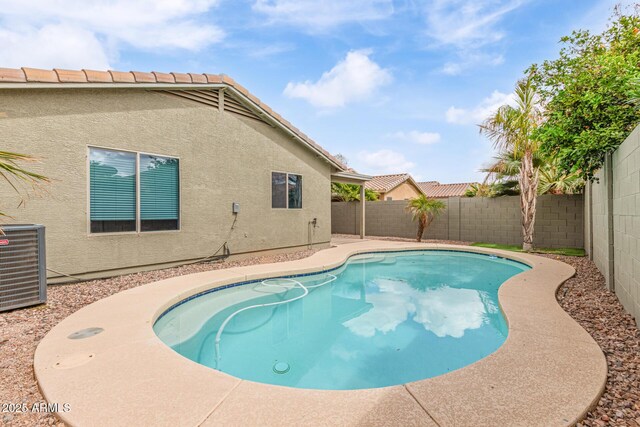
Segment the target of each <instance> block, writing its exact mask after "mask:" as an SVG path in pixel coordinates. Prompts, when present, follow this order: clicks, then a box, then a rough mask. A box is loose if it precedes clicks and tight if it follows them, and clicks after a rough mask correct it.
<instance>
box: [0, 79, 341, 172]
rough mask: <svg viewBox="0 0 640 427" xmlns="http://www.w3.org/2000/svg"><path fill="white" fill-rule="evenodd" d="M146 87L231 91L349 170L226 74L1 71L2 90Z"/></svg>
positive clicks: (260, 115)
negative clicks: (226, 89)
mask: <svg viewBox="0 0 640 427" xmlns="http://www.w3.org/2000/svg"><path fill="white" fill-rule="evenodd" d="M63 87H66V88H75V89H77V88H129V89H130V88H146V89H155V90H162V89H170V90H171V91H180V90H193V89H207V88H208V89H214V88H218V89H219V88H228V89H229V90H230V91H231V92H232V93H233V94H234V95H236V96H237V97H238V98H239V99H240V100H241V101H242V102H243V103H244V104H245V106H246V107H249V108H251V109H252V110H253V111H255V112H256V113H257V115H258V116H259V117H260V118H261V119H265V118H267V119H270V121H271V122H275V123H274V124H277V125H278V126H280V127H281V128H283V129H284V130H285V131H288V133H290V134H292V136H294V138H295V139H297V140H298V141H300V142H302V143H303V144H304V145H306V146H308V147H309V148H311V149H312V150H313V151H315V152H316V153H318V154H319V155H320V156H321V157H322V158H324V159H325V160H326V161H328V162H329V163H330V164H332V165H333V166H334V167H336V168H337V169H338V170H339V171H343V172H347V171H348V168H347V166H346V165H344V164H342V163H341V162H340V161H339V160H338V159H336V158H335V157H334V156H332V155H331V154H330V153H329V152H327V151H326V150H325V149H324V148H322V147H321V146H320V145H319V144H317V143H316V142H315V141H313V140H312V139H311V138H309V137H308V136H307V135H305V134H304V133H303V132H302V131H301V130H300V129H298V128H296V127H295V126H293V125H292V124H291V123H289V122H288V121H287V120H285V119H284V118H283V117H282V116H280V115H279V114H278V113H276V112H275V111H273V110H272V109H271V108H270V107H269V106H268V105H266V104H265V103H263V102H262V101H260V99H258V98H257V97H255V96H254V95H252V94H251V93H250V92H249V91H248V90H247V89H246V88H245V87H244V86H242V85H240V84H239V83H237V82H236V81H235V80H233V79H232V78H231V77H228V76H226V75H224V74H206V73H205V74H193V73H160V72H156V71H154V72H151V73H146V72H140V71H127V72H122V71H113V70H109V71H95V70H84V69H83V70H63V69H59V68H54V69H53V70H41V69H37V68H26V67H23V68H19V69H16V68H0V89H26V88H63Z"/></svg>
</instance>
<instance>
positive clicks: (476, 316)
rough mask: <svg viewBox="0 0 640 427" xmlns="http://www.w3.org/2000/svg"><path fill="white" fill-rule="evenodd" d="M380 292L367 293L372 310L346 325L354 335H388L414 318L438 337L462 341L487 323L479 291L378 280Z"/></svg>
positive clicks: (345, 323)
mask: <svg viewBox="0 0 640 427" xmlns="http://www.w3.org/2000/svg"><path fill="white" fill-rule="evenodd" d="M373 284H375V285H376V287H377V288H378V291H379V292H376V293H373V292H372V293H367V296H366V301H367V303H369V304H371V306H372V308H371V309H370V310H369V311H367V312H365V313H364V314H361V315H360V316H358V317H355V318H353V319H349V320H347V321H346V322H344V326H346V327H347V328H348V329H349V330H350V331H351V332H352V333H354V334H356V335H359V336H362V337H372V336H374V335H375V334H376V333H377V332H380V333H383V334H386V333H387V332H392V331H394V330H395V329H396V328H397V327H398V325H400V324H401V323H403V322H406V321H407V319H409V318H411V320H413V321H414V322H415V323H418V324H420V325H422V327H424V329H425V330H427V331H431V332H433V333H434V334H435V335H436V336H437V337H440V338H444V337H447V336H449V337H454V338H461V337H462V336H464V333H465V332H466V331H467V330H472V329H478V328H480V327H482V325H484V324H485V323H487V319H488V313H489V312H491V309H492V308H493V307H486V306H485V303H484V302H483V299H482V297H481V294H480V292H479V291H476V290H474V289H457V288H450V287H449V286H446V285H445V286H442V287H440V288H436V289H427V290H426V291H420V290H417V289H414V288H412V287H411V286H410V285H409V284H408V283H406V282H404V281H403V280H397V279H375V280H374V281H373Z"/></svg>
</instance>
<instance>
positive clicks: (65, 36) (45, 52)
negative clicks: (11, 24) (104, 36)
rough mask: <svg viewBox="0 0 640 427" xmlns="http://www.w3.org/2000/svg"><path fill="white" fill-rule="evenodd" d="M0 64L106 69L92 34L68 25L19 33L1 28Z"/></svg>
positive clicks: (100, 47)
mask: <svg viewBox="0 0 640 427" xmlns="http://www.w3.org/2000/svg"><path fill="white" fill-rule="evenodd" d="M0 46H2V49H0V64H2V65H3V66H8V67H16V68H17V67H23V66H24V67H34V68H52V67H53V66H55V67H58V68H89V69H92V68H93V69H106V68H109V59H108V57H107V54H106V52H105V50H104V49H103V47H102V45H101V44H100V42H99V41H98V40H97V39H96V37H95V34H93V33H92V32H91V31H86V30H83V29H80V28H75V27H70V26H67V25H45V26H43V27H42V28H40V29H37V28H29V29H25V30H23V31H21V32H13V31H7V30H3V29H0Z"/></svg>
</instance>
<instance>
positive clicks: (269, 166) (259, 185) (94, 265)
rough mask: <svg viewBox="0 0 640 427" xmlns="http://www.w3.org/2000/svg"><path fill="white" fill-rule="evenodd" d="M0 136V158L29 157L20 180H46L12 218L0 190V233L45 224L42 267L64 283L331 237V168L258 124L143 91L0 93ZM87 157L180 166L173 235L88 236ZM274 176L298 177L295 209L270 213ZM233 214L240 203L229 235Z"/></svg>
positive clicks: (8, 196) (9, 194)
mask: <svg viewBox="0 0 640 427" xmlns="http://www.w3.org/2000/svg"><path fill="white" fill-rule="evenodd" d="M0 136H1V137H0V138H1V142H0V147H1V149H2V150H6V151H13V152H19V153H26V154H31V155H34V156H37V157H38V158H39V159H40V160H41V162H40V163H38V164H34V165H29V166H30V168H31V169H32V170H34V171H37V172H41V173H42V174H44V175H46V176H48V177H49V178H51V179H52V183H51V184H50V185H47V186H46V187H45V190H46V193H43V194H41V195H39V196H37V197H30V198H29V200H27V202H26V205H25V206H24V207H20V208H17V205H18V204H19V201H20V199H19V197H18V196H16V194H15V193H14V192H13V190H11V188H10V187H9V186H7V185H0V200H2V203H1V207H2V209H0V210H2V211H5V212H6V213H8V214H9V215H11V216H12V217H13V219H12V220H11V221H8V222H13V223H39V224H44V225H45V226H46V233H47V262H48V267H50V268H51V269H53V270H56V271H59V272H62V273H65V274H71V275H77V274H81V273H90V272H101V273H100V275H107V274H113V273H114V272H117V271H122V270H123V269H127V268H135V269H138V268H140V267H141V266H147V268H150V267H153V266H157V265H158V264H165V263H173V262H177V261H183V260H193V259H198V258H202V257H206V256H209V255H212V254H214V253H215V252H216V251H217V250H218V249H219V248H220V247H221V245H222V244H223V243H224V242H225V241H227V242H228V247H229V249H230V251H231V253H232V254H242V253H248V252H255V251H265V250H273V249H284V248H292V247H299V246H305V245H308V244H311V243H313V244H317V245H328V242H329V240H330V237H331V224H330V221H331V207H330V197H331V194H330V180H331V178H330V175H331V172H332V171H333V170H332V167H331V166H330V164H329V163H328V162H327V161H326V160H325V159H323V158H320V157H319V156H318V155H317V154H316V153H314V152H312V151H311V150H310V149H308V148H307V147H305V146H303V145H302V144H301V143H299V142H298V141H296V140H295V139H293V138H292V137H291V136H289V135H287V134H285V133H284V132H283V131H281V130H279V129H277V128H274V127H271V126H270V125H268V124H266V123H264V122H261V121H258V120H253V119H250V118H246V117H242V116H240V115H236V114H233V113H229V112H226V111H224V112H223V111H220V110H218V109H217V108H212V107H211V106H207V105H202V104H199V103H196V102H192V101H189V100H186V99H181V98H178V97H174V96H171V95H168V94H165V93H160V92H154V91H148V90H144V89H133V90H132V89H69V88H65V89H42V90H41V89H28V90H11V89H9V90H2V91H0ZM89 146H98V147H106V148H113V149H122V150H132V151H139V152H148V153H152V154H158V155H167V156H175V157H178V158H179V159H180V186H181V207H180V215H181V218H180V222H181V229H180V230H179V231H164V232H151V233H128V234H123V233H121V234H110V235H91V234H90V233H89V232H88V172H87V153H88V147H89ZM272 171H284V172H291V173H296V174H301V175H302V176H303V186H302V188H303V201H302V204H303V208H302V209H299V210H293V209H291V210H286V209H272V208H271V172H272ZM232 202H239V203H240V213H239V214H238V216H237V221H236V222H235V225H234V227H233V229H232V224H234V215H233V214H232V210H231V205H232ZM313 218H317V219H318V223H317V224H318V226H317V228H315V229H314V228H313V227H311V226H310V221H311V220H312V219H313ZM50 276H51V277H52V278H53V277H54V276H57V274H53V273H52V274H50Z"/></svg>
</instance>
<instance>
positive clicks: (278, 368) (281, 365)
mask: <svg viewBox="0 0 640 427" xmlns="http://www.w3.org/2000/svg"><path fill="white" fill-rule="evenodd" d="M289 369H291V367H290V366H289V364H288V363H287V362H278V363H276V364H275V365H273V372H275V373H276V374H286V373H287V372H289Z"/></svg>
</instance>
